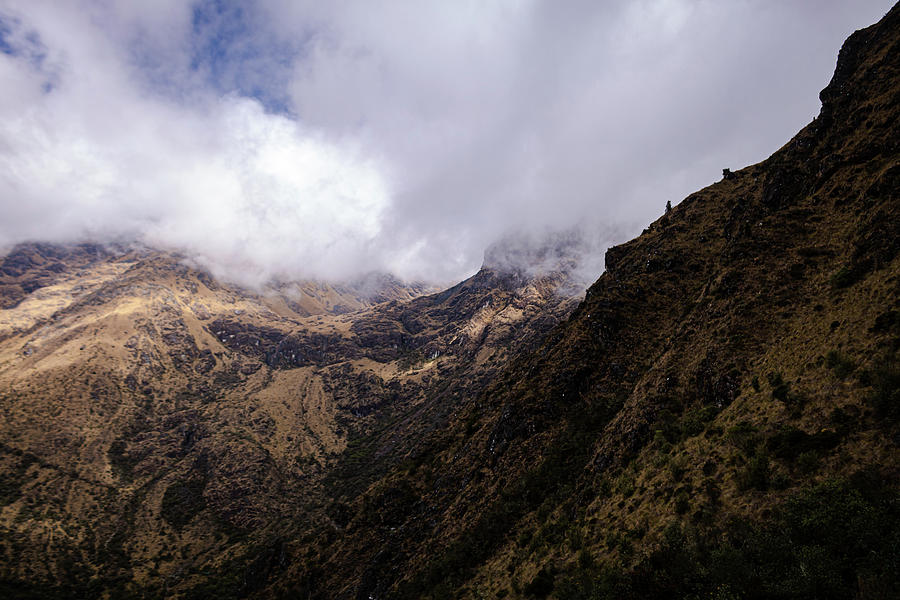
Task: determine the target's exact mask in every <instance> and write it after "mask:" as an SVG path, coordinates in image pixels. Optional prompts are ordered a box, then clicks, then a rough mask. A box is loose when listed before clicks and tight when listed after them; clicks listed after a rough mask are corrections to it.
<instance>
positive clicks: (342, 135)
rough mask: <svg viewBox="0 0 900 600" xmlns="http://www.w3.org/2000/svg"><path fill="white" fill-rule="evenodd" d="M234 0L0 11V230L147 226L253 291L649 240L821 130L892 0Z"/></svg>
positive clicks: (457, 272) (67, 233)
mask: <svg viewBox="0 0 900 600" xmlns="http://www.w3.org/2000/svg"><path fill="white" fill-rule="evenodd" d="M198 5H200V8H202V10H199V11H197V10H195V9H197V8H198ZM219 6H221V7H227V8H228V11H229V12H227V13H226V14H220V13H218V12H216V10H215V5H213V4H211V3H208V2H199V3H198V2H194V3H191V2H179V1H176V0H167V1H166V2H164V3H152V5H150V4H147V3H133V2H124V1H123V2H102V3H98V2H87V1H85V2H66V3H50V2H43V1H39V0H34V1H28V2H14V1H6V2H4V3H2V4H0V36H2V44H0V50H3V51H2V52H0V86H2V88H3V90H4V92H3V94H0V208H2V211H3V216H4V218H3V219H2V220H0V245H9V244H11V243H15V242H18V241H23V240H27V239H49V240H58V241H71V240H75V239H82V238H85V237H95V238H102V239H110V238H119V239H129V238H130V239H138V240H141V241H144V242H147V243H151V244H157V245H165V246H169V247H173V248H176V249H181V250H184V251H186V252H188V253H190V254H191V255H192V256H194V257H195V258H197V259H198V260H199V261H200V262H201V263H202V264H204V265H205V266H207V267H208V268H210V269H211V270H213V271H214V272H215V273H216V274H218V275H220V276H222V277H226V278H229V279H235V280H238V281H241V282H243V283H248V284H257V283H261V282H262V281H264V280H266V279H268V278H272V277H278V278H295V277H309V276H316V277H332V278H340V277H347V276H352V275H354V274H357V273H360V272H364V271H368V270H371V269H391V270H394V271H395V272H398V273H399V274H401V275H403V276H410V277H415V276H418V277H426V278H430V279H440V280H450V279H452V278H458V277H461V276H463V275H464V274H466V273H467V272H470V271H471V270H472V269H474V268H476V267H477V266H478V264H479V263H480V260H481V255H482V252H483V250H484V248H485V247H487V246H488V245H489V244H490V243H491V242H493V241H495V240H496V239H498V238H500V237H502V236H503V235H504V234H506V233H507V232H508V231H510V230H520V229H521V230H525V231H542V230H544V229H545V228H547V227H551V228H558V229H566V228H568V227H571V226H572V225H573V224H575V223H580V224H582V225H587V226H588V227H591V226H593V227H595V228H597V229H598V230H599V229H602V230H604V231H607V230H608V229H607V226H609V227H613V228H615V227H616V226H618V228H619V230H623V228H624V230H625V231H626V232H627V233H636V232H637V231H639V229H640V227H642V226H643V224H644V223H646V222H647V221H648V220H650V219H652V218H654V217H655V216H657V215H658V214H659V213H660V212H661V211H662V207H663V206H664V205H665V202H666V201H667V200H670V201H673V202H677V201H678V200H679V199H680V198H682V197H683V196H685V195H687V194H688V193H690V192H691V191H693V190H695V189H697V188H699V187H701V186H703V185H706V184H708V183H710V182H711V181H713V180H715V179H716V178H717V177H718V174H719V173H720V170H721V168H722V167H730V168H739V167H741V166H744V165H746V164H749V163H752V162H756V161H758V160H761V159H763V158H765V156H766V155H767V154H769V153H770V152H771V151H773V150H774V149H775V148H777V147H778V146H780V145H781V144H782V143H783V142H785V141H786V140H787V139H788V138H789V137H790V136H791V135H792V134H793V133H794V132H795V131H796V130H798V129H799V128H800V127H802V126H803V125H804V124H805V123H806V122H808V121H809V120H810V119H811V118H812V117H813V115H814V114H815V113H816V112H817V110H818V100H817V92H818V90H819V89H820V88H821V87H823V86H824V85H825V83H827V80H828V78H829V76H830V74H831V71H832V69H833V65H834V61H835V58H836V54H837V49H838V47H839V45H840V43H841V42H842V41H843V39H844V38H845V37H846V36H847V35H848V34H849V33H850V31H851V30H852V29H854V28H856V27H860V26H864V25H867V24H869V23H871V22H874V21H875V20H876V19H877V18H879V17H880V15H881V14H882V13H883V12H884V11H886V10H887V8H889V6H890V2H888V1H886V0H869V1H867V2H857V3H842V2H837V1H836V0H835V1H829V2H823V3H816V4H815V5H813V4H811V3H805V2H769V1H764V0H743V1H736V2H733V3H721V2H708V1H700V0H698V1H688V0H642V1H640V2H624V1H623V2H612V3H597V2H584V3H579V2H572V3H556V2H539V1H532V2H496V3H491V4H486V3H483V2H474V1H472V2H454V3H446V2H385V3H380V4H379V6H378V9H377V10H375V9H373V7H372V5H371V4H370V3H365V2H359V3H321V2H294V1H290V2H288V1H279V0H261V1H260V2H259V3H248V4H239V5H237V4H235V5H232V4H229V3H224V4H220V5H219ZM273 109H275V111H276V112H273ZM280 109H283V110H281V112H278V110H280Z"/></svg>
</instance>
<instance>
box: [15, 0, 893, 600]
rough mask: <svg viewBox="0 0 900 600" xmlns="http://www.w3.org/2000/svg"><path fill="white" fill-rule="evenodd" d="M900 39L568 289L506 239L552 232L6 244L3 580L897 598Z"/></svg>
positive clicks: (299, 589) (217, 588) (249, 593)
mask: <svg viewBox="0 0 900 600" xmlns="http://www.w3.org/2000/svg"><path fill="white" fill-rule="evenodd" d="M898 63H900V8H898V7H895V8H894V9H892V11H891V12H890V13H889V14H888V15H886V16H885V17H884V19H883V20H882V21H881V22H879V23H878V24H876V25H873V26H872V27H870V28H867V29H865V30H862V31H859V32H857V33H855V34H854V35H853V36H851V38H849V39H848V40H847V42H846V43H845V45H844V47H843V49H842V50H841V53H840V56H839V58H838V64H837V68H836V70H835V74H834V77H833V79H832V81H831V83H830V84H829V85H828V86H827V87H826V88H825V89H824V90H823V91H822V93H821V99H822V111H821V113H820V115H819V117H818V118H817V119H815V121H813V123H811V124H810V125H809V126H807V127H806V128H804V129H803V130H802V131H801V132H800V133H799V134H798V135H797V136H796V137H795V138H794V139H793V140H791V141H790V142H789V143H788V144H787V145H785V146H784V147H783V148H781V149H780V150H778V151H777V152H776V153H775V154H773V155H772V156H771V157H770V158H769V159H767V160H766V161H764V162H762V163H760V164H757V165H753V166H750V167H747V168H745V169H742V170H739V171H736V172H734V173H732V172H730V171H728V172H726V173H725V177H724V178H723V180H722V181H720V182H718V183H716V184H714V185H711V186H709V187H708V188H705V189H703V190H701V191H699V192H697V193H696V194H693V195H691V196H690V197H688V198H687V199H685V200H684V201H683V202H681V203H680V204H679V205H678V206H676V207H675V208H673V209H672V210H671V211H669V212H667V214H665V215H664V216H663V217H661V218H660V219H659V220H657V221H656V222H654V223H653V224H651V225H650V226H649V227H648V228H647V230H646V231H645V232H644V234H643V235H641V236H640V237H638V238H637V239H635V240H632V241H631V242H628V243H627V244H624V245H622V246H618V247H616V248H612V249H610V250H609V252H608V253H607V255H606V272H605V273H604V274H603V275H602V276H601V277H600V279H599V280H597V281H596V283H594V284H593V285H592V286H591V287H590V288H589V289H588V291H587V294H586V296H585V298H584V300H583V301H582V302H581V303H580V304H579V305H578V306H577V308H575V307H574V305H575V303H576V301H575V300H573V298H572V297H571V296H568V295H566V294H564V293H563V294H561V293H560V292H561V291H564V290H567V289H568V288H569V287H570V280H569V277H568V275H567V273H566V271H565V268H561V269H560V270H557V271H552V270H551V272H547V273H541V274H537V273H534V272H531V271H529V270H528V269H515V268H512V269H511V268H509V266H508V265H507V264H506V262H505V260H506V258H508V257H511V256H528V257H531V258H536V259H539V260H538V262H545V261H547V260H549V261H550V262H551V263H552V264H554V265H565V264H566V261H565V260H559V258H560V257H559V256H558V253H557V252H556V250H554V249H553V248H551V249H549V250H543V249H541V250H538V251H532V250H531V249H529V248H517V247H515V245H512V246H510V247H508V248H506V249H503V248H499V249H495V250H494V251H492V252H489V253H488V255H487V256H488V261H487V262H486V265H485V267H484V268H483V269H482V270H481V271H480V272H479V273H478V274H476V275H475V276H473V277H472V278H470V279H468V280H466V281H464V282H462V283H460V284H459V285H457V286H455V287H453V288H450V289H448V290H446V291H443V292H440V293H437V294H432V295H425V296H419V297H415V298H413V296H416V295H417V293H418V291H417V290H406V291H404V290H402V289H397V288H391V286H390V285H389V286H387V287H388V288H389V289H393V291H392V292H390V293H391V294H394V296H393V297H392V298H384V299H385V300H387V301H385V302H381V303H377V304H372V302H373V299H381V298H375V297H373V296H368V298H370V299H369V300H366V299H365V298H364V297H363V295H362V294H360V293H359V292H358V291H355V292H354V291H352V290H350V291H345V288H341V289H340V290H339V289H337V288H334V287H333V286H332V287H331V288H330V289H329V290H324V291H321V292H317V293H319V295H320V298H319V299H317V300H316V301H315V302H307V304H305V305H304V304H300V303H295V304H296V305H293V306H292V305H291V304H290V303H289V300H290V294H289V293H288V292H285V293H283V294H282V295H281V296H277V295H276V296H273V297H264V296H259V295H253V294H248V293H246V292H243V291H240V290H237V289H233V288H230V287H228V286H225V285H223V284H221V283H219V282H215V281H213V280H212V279H210V278H209V277H208V276H205V275H203V274H202V273H201V272H198V271H194V270H192V269H190V268H188V267H186V266H184V265H183V264H182V263H181V262H180V261H179V260H178V259H177V258H174V257H171V256H167V255H164V254H159V253H133V252H131V251H127V250H121V249H119V250H117V249H110V248H96V247H80V248H70V249H60V248H51V247H35V248H26V249H21V250H20V251H19V252H18V253H14V254H13V255H11V257H8V258H7V259H5V260H4V263H3V265H2V266H0V272H2V273H3V274H4V276H3V277H4V279H3V280H2V288H0V289H2V290H3V297H4V306H5V309H4V310H3V311H2V314H0V319H2V321H0V326H2V328H3V329H2V330H0V408H2V411H0V442H2V445H0V472H2V473H3V485H2V490H0V504H2V508H0V535H2V537H0V544H2V554H0V578H2V583H0V591H2V592H3V593H4V595H5V596H9V597H15V596H20V597H41V596H49V597H78V596H84V597H99V596H104V595H105V596H107V597H115V596H122V597H183V598H203V597H218V598H227V597H258V598H297V597H300V598H323V599H326V598H328V599H331V598H546V597H552V598H654V597H658V598H772V597H778V598H891V597H893V596H894V595H895V592H896V589H897V588H898V586H900V567H898V565H900V553H898V548H900V504H898V494H897V491H898V483H900V482H898V464H900V463H898V442H900V422H898V417H900V413H898V409H897V406H898V401H900V397H898V394H900V392H898V389H900V367H898V364H900V363H898V360H897V359H898V357H897V352H898V351H900V300H898V291H900V256H898V255H900V242H898V240H900V201H898V197H897V193H898V189H900V130H898V129H900V127H898V110H900V109H898V107H900V64H898ZM661 204H662V203H661ZM563 247H565V243H562V244H560V245H557V246H554V248H563ZM563 254H565V253H563ZM301 287H302V286H301ZM295 292H296V291H295ZM295 292H294V294H295V295H296V293H295ZM342 294H343V295H342ZM398 294H399V295H398ZM339 296H340V297H341V298H343V299H339V298H338V297H339ZM353 298H356V300H353ZM354 302H358V304H354ZM345 309H350V310H349V312H346V311H345ZM573 309H574V310H573Z"/></svg>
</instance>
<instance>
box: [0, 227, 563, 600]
mask: <svg viewBox="0 0 900 600" xmlns="http://www.w3.org/2000/svg"><path fill="white" fill-rule="evenodd" d="M0 272H3V273H5V274H6V275H7V276H8V277H11V278H14V280H11V283H10V284H9V288H8V289H9V290H11V291H9V292H8V293H7V294H6V295H5V296H4V298H5V299H6V306H7V308H6V309H4V310H2V311H0V472H2V473H3V484H2V490H0V548H2V550H0V552H2V553H0V581H2V582H3V583H0V586H2V587H0V589H2V590H3V592H4V594H5V595H6V596H7V597H8V596H9V595H10V594H14V593H15V594H20V595H25V596H28V595H29V594H36V595H38V596H41V595H50V596H64V597H71V596H72V595H81V596H85V595H86V596H91V597H93V596H95V595H96V594H99V593H101V592H107V593H113V594H114V595H115V594H125V595H127V596H132V595H135V594H138V595H149V596H156V595H171V594H175V593H180V592H181V591H184V590H190V589H194V590H195V592H194V593H193V594H194V595H195V594H196V593H199V592H197V591H196V590H197V589H200V588H203V587H204V586H207V585H213V583H214V582H216V581H218V582H220V583H221V584H222V585H226V586H227V587H228V588H229V589H230V590H231V591H232V592H233V593H238V592H240V593H249V591H250V590H252V589H255V588H256V587H258V586H259V585H260V583H261V582H262V581H264V579H261V580H260V581H256V580H255V579H254V577H252V576H250V575H246V570H247V569H250V570H251V571H252V570H253V569H254V568H255V567H254V566H253V565H254V564H255V563H254V561H255V560H257V557H258V556H259V555H263V556H267V553H271V552H276V549H277V548H280V547H281V545H282V543H283V542H282V541H280V540H281V539H282V538H283V537H284V535H285V533H286V531H290V532H291V534H293V535H297V536H301V535H304V534H305V533H306V532H308V531H309V530H310V529H312V528H314V527H322V526H325V527H327V526H328V524H329V523H331V520H332V517H331V516H329V513H327V512H326V511H325V508H326V507H328V506H329V505H331V504H333V502H332V500H331V499H332V497H333V496H335V495H338V497H340V498H345V497H346V498H352V497H353V495H354V494H356V493H358V492H359V491H361V490H363V489H365V487H366V486H367V485H368V483H369V482H370V481H372V480H374V479H376V478H378V477H379V476H381V475H382V474H383V473H384V472H385V471H386V470H387V469H389V468H391V467H392V466H394V465H396V464H398V463H400V462H402V461H403V460H404V459H405V455H406V453H407V452H408V451H409V448H411V447H412V446H414V445H415V443H416V439H417V437H416V436H417V435H418V434H420V433H423V432H424V430H426V429H428V428H432V429H434V428H440V427H442V426H443V425H444V424H445V423H446V420H447V418H448V417H447V415H448V414H449V412H450V411H451V410H452V406H453V402H454V398H457V397H458V395H459V394H461V393H463V391H464V390H467V389H470V388H472V387H473V386H481V385H482V383H481V382H483V381H484V380H485V379H487V378H489V374H490V373H491V372H492V371H494V370H496V368H497V365H499V364H500V363H502V362H503V361H504V360H505V357H506V356H507V355H509V354H511V353H512V352H513V349H512V346H513V342H514V341H517V342H521V341H527V340H528V339H534V340H538V339H540V337H541V336H542V334H543V333H544V332H546V331H547V330H548V329H549V328H550V327H552V326H553V325H554V324H556V323H557V322H559V320H560V319H561V318H563V317H564V316H565V315H567V314H568V313H569V312H570V311H571V309H572V308H574V305H575V302H576V301H575V299H574V298H571V297H570V296H567V295H564V294H560V293H557V290H558V289H559V288H560V286H563V285H564V284H565V283H566V281H567V278H566V275H565V274H564V273H562V272H556V273H548V274H545V275H544V276H541V277H537V278H535V277H526V276H523V275H522V274H517V273H514V272H499V271H493V270H491V269H488V268H486V269H483V270H482V271H481V272H479V273H478V274H477V275H475V276H474V277H472V278H471V279H469V280H467V281H465V282H463V283H461V284H459V285H458V286H456V287H454V288H452V289H450V290H447V291H445V292H442V293H440V294H437V295H432V296H421V297H419V296H420V292H421V290H422V288H421V287H419V286H414V287H411V288H407V287H402V286H401V285H400V284H399V283H398V282H397V281H396V280H392V279H386V280H385V279H382V280H377V281H376V280H369V281H364V282H362V283H357V284H351V285H348V286H343V287H339V286H331V285H327V284H318V283H299V284H289V285H283V286H280V287H279V289H278V290H276V291H274V292H273V293H271V294H269V295H259V294H254V293H251V292H248V291H246V290H242V289H239V288H235V287H230V286H227V285H224V284H222V283H219V282H216V281H215V280H213V279H212V278H210V277H209V276H208V275H206V274H204V273H203V272H200V271H196V270H194V269H192V268H190V267H188V266H185V265H184V264H183V263H182V262H181V259H179V258H178V257H174V256H171V255H168V254H165V253H160V252H156V251H152V250H146V249H144V250H128V249H122V248H114V247H109V248H100V247H94V246H79V247H70V248H63V247H54V246H46V245H37V246H24V247H20V248H17V249H15V250H14V251H13V252H12V253H11V254H9V255H8V256H7V257H5V258H4V259H2V261H0ZM288 288H292V289H293V290H294V292H291V291H290V290H289V289H288ZM363 288H366V292H367V295H363V294H362V293H361V292H360V290H362V289H363ZM297 290H299V292H300V294H302V295H303V296H305V297H308V298H312V300H314V302H313V301H312V300H310V301H305V300H303V298H302V297H299V299H298V294H297V293H295V292H296V291H297ZM379 298H380V299H382V300H383V301H382V302H380V303H375V304H372V302H373V301H374V299H379ZM411 298H412V299H411ZM351 300H352V301H354V302H355V303H356V306H358V307H361V308H359V309H358V310H355V311H350V310H348V307H347V304H348V303H349V302H350V301H351ZM341 303H343V306H342V305H341ZM325 308H327V309H328V311H327V312H326V311H325ZM448 388H449V389H452V390H454V391H453V393H452V397H451V395H449V393H448V392H446V390H447V389H448ZM479 389H480V387H479ZM407 425H408V426H407ZM374 455H377V456H378V460H377V461H374V460H372V458H373V456H374ZM326 476H327V480H326ZM336 490H340V494H338V492H337V491H336ZM286 524H289V525H286ZM278 552H280V550H278ZM236 565H240V566H236ZM248 565H249V566H248ZM246 577H249V578H250V579H249V580H248V581H242V582H240V583H235V578H246ZM211 582H212V583H211ZM242 590H243V591H242Z"/></svg>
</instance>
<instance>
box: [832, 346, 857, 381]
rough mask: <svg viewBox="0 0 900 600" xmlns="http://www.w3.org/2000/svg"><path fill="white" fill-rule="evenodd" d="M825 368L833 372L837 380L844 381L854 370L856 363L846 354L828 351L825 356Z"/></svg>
mask: <svg viewBox="0 0 900 600" xmlns="http://www.w3.org/2000/svg"><path fill="white" fill-rule="evenodd" d="M825 366H826V367H828V368H829V369H831V370H832V371H834V375H835V377H837V378H838V379H846V378H847V377H848V376H849V375H850V373H852V372H853V371H855V370H856V363H855V362H853V359H851V358H850V357H848V356H847V355H846V354H842V353H840V352H838V351H837V350H830V351H829V352H828V354H826V355H825Z"/></svg>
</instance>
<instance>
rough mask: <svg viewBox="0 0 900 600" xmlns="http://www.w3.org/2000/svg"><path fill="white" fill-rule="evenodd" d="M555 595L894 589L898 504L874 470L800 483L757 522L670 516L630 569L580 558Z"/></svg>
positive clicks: (777, 594)
mask: <svg viewBox="0 0 900 600" xmlns="http://www.w3.org/2000/svg"><path fill="white" fill-rule="evenodd" d="M556 581H557V582H556V584H555V591H556V593H557V597H559V598H567V599H568V598H571V599H585V600H587V599H605V598H609V599H612V598H617V599H620V598H621V599H638V598H642V599H644V598H650V599H652V598H666V599H670V598H675V599H677V598H684V599H703V600H717V599H720V598H742V599H747V600H755V599H760V600H762V599H764V598H785V599H787V598H791V599H795V598H796V599H809V600H813V599H835V600H837V599H847V600H849V599H851V598H873V599H875V598H884V599H887V598H892V597H894V596H893V595H892V594H894V592H895V591H896V590H897V589H900V588H898V586H900V505H898V503H897V494H896V490H894V489H892V488H891V487H888V486H885V485H884V483H883V479H882V476H881V475H880V474H878V473H860V474H858V475H856V476H854V477H852V478H850V479H849V480H829V481H826V482H824V483H821V484H818V485H814V486H810V487H806V488H803V489H801V490H799V491H797V492H796V493H794V494H793V495H791V496H790V497H789V498H788V499H787V500H786V501H784V502H783V503H782V504H781V505H780V506H778V507H777V508H776V509H775V510H774V511H773V515H772V517H771V518H770V519H768V520H767V521H765V522H761V523H746V522H744V521H741V520H734V521H731V522H728V523H726V524H725V525H724V526H723V527H720V528H712V529H709V530H699V529H697V528H695V527H691V526H684V525H682V524H680V523H679V522H673V523H672V524H671V525H670V526H669V527H668V528H667V529H666V531H665V533H664V535H663V539H662V543H661V545H660V546H659V548H657V549H656V550H655V551H653V552H651V553H650V554H648V555H647V556H645V557H644V558H643V559H641V560H640V561H639V562H638V563H637V564H636V565H635V566H634V567H633V568H630V569H622V568H621V567H612V566H609V565H606V566H604V565H595V564H592V563H582V562H581V561H579V562H578V563H577V564H575V565H574V566H573V568H572V570H570V571H568V572H566V573H563V574H558V575H557V576H556Z"/></svg>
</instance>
